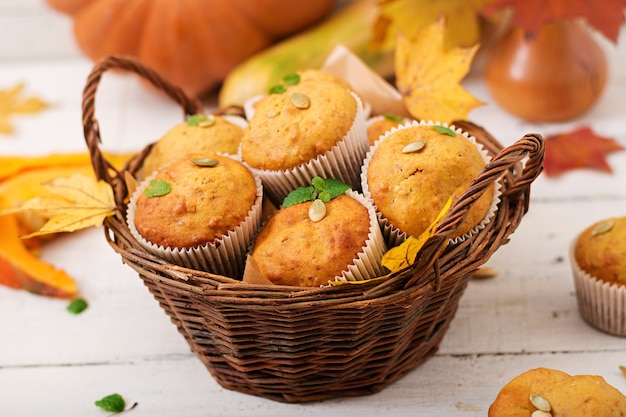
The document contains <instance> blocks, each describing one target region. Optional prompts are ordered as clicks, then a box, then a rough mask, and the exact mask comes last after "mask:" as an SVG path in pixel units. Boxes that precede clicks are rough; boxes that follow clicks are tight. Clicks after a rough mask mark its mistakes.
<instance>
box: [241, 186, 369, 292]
mask: <svg viewBox="0 0 626 417" xmlns="http://www.w3.org/2000/svg"><path fill="white" fill-rule="evenodd" d="M311 204H312V202H311V201H309V202H305V203H300V204H296V205H293V206H290V207H287V208H282V209H280V210H278V211H277V212H276V213H275V214H274V215H273V216H272V217H271V218H270V219H269V220H268V222H267V223H266V224H265V225H264V226H263V228H262V229H261V231H260V232H259V235H258V236H257V239H256V241H255V244H254V248H253V251H252V256H253V257H254V259H255V261H256V262H257V265H258V268H259V271H260V272H261V274H262V275H263V276H264V277H265V278H267V279H269V280H270V281H272V282H273V283H274V284H277V285H291V286H301V287H318V286H320V285H322V284H325V283H327V282H328V281H332V280H334V278H335V277H336V276H339V275H341V272H342V271H343V270H345V269H347V267H348V265H351V264H352V263H353V261H354V259H355V258H356V257H357V255H358V253H359V252H361V250H362V248H363V247H364V246H365V244H366V241H367V238H368V234H369V230H370V216H369V213H368V210H367V208H366V207H365V206H363V205H362V204H361V203H359V202H358V201H357V200H355V199H353V198H352V197H349V196H347V195H340V196H339V197H335V198H334V199H332V200H331V201H330V202H328V203H326V210H327V211H326V216H325V217H324V218H323V219H322V220H320V221H318V222H313V221H311V220H310V219H309V214H308V213H309V207H310V206H311Z"/></svg>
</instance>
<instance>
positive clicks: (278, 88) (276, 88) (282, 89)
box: [269, 84, 287, 94]
mask: <svg viewBox="0 0 626 417" xmlns="http://www.w3.org/2000/svg"><path fill="white" fill-rule="evenodd" d="M285 91H287V89H286V88H285V86H284V85H282V84H276V85H275V86H273V87H271V88H270V89H269V93H270V94H282V93H284V92H285Z"/></svg>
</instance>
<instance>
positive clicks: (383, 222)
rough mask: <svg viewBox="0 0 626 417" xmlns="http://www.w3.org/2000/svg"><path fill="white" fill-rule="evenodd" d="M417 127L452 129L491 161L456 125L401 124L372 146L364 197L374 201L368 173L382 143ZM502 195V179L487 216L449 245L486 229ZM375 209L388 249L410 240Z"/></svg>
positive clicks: (363, 171)
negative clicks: (390, 136) (373, 157)
mask: <svg viewBox="0 0 626 417" xmlns="http://www.w3.org/2000/svg"><path fill="white" fill-rule="evenodd" d="M415 126H442V127H446V128H450V129H451V130H453V131H454V132H455V133H456V134H458V135H461V136H462V137H464V138H465V139H467V140H468V141H470V142H471V143H472V144H474V145H475V146H476V148H477V149H478V152H479V154H480V155H481V157H482V159H483V161H484V162H485V164H487V163H488V162H489V161H490V160H491V157H490V156H489V154H488V153H487V151H486V150H485V149H484V147H483V146H482V144H480V143H478V142H477V141H476V138H474V137H473V136H470V135H469V134H468V133H467V132H464V131H463V130H461V129H460V128H455V127H454V125H450V126H449V125H448V124H447V123H439V122H433V121H423V120H421V121H417V120H413V121H410V122H408V123H404V124H401V125H399V126H398V127H395V128H392V129H391V130H390V131H388V132H387V133H385V134H384V135H382V136H381V137H380V138H379V139H378V140H377V141H376V142H375V143H374V145H373V146H371V148H370V149H369V151H368V152H367V154H366V157H365V160H364V161H363V165H362V167H361V187H362V190H363V195H364V196H365V197H366V198H368V199H370V200H372V195H371V193H370V189H369V185H368V182H367V171H368V169H369V165H370V160H371V158H372V156H373V155H374V153H375V152H376V149H377V148H378V146H379V145H380V143H382V142H383V141H384V140H385V138H387V137H388V136H389V135H391V134H393V133H395V132H396V131H398V130H401V129H405V128H410V127H415ZM416 192H417V193H419V191H416ZM501 193H502V184H501V182H500V179H498V180H497V181H495V182H494V187H493V196H492V199H491V203H490V205H489V208H488V210H487V212H486V214H485V216H484V217H483V218H482V220H481V221H480V222H479V223H477V224H476V226H474V227H473V228H472V229H471V230H469V231H467V232H466V233H464V234H462V235H459V236H454V237H451V238H450V239H449V243H450V244H458V243H461V242H463V241H465V240H466V239H468V238H469V237H471V236H473V235H474V234H476V233H478V232H479V231H480V230H482V229H484V228H485V226H486V225H487V224H489V222H490V221H491V220H492V219H493V218H494V216H495V214H496V212H497V210H498V204H499V203H500V195H501ZM372 202H373V200H372ZM373 204H374V203H373ZM374 208H375V209H376V213H377V216H378V219H379V223H380V227H381V229H382V231H383V237H384V238H385V242H386V243H387V245H388V247H389V248H392V247H395V246H398V245H400V244H401V243H402V242H404V241H405V240H406V239H407V238H408V235H407V233H405V232H403V231H402V230H400V229H399V228H397V227H394V226H393V225H392V224H391V223H390V222H389V221H388V220H387V219H386V218H385V217H384V216H383V214H382V213H381V212H380V211H379V209H378V207H376V205H375V204H374Z"/></svg>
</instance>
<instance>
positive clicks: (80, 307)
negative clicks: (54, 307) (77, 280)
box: [67, 298, 89, 314]
mask: <svg viewBox="0 0 626 417" xmlns="http://www.w3.org/2000/svg"><path fill="white" fill-rule="evenodd" d="M88 306H89V305H88V304H87V301H85V300H84V299H82V298H77V299H75V300H72V302H70V303H69V304H68V305H67V311H69V312H70V313H72V314H80V313H82V312H83V311H85V310H86V309H87V307H88Z"/></svg>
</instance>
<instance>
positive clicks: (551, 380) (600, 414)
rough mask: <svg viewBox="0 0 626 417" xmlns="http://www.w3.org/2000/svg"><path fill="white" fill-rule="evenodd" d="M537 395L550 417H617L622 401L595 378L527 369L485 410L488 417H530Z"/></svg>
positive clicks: (625, 409)
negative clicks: (532, 399)
mask: <svg viewBox="0 0 626 417" xmlns="http://www.w3.org/2000/svg"><path fill="white" fill-rule="evenodd" d="M531 395H534V396H536V395H538V396H540V397H541V398H543V399H545V400H546V401H547V403H548V404H549V406H550V411H549V413H550V414H551V416H552V417H621V416H624V415H626V397H624V395H623V394H622V393H620V392H619V391H618V390H617V389H615V388H614V387H612V386H611V385H609V384H608V383H607V382H606V381H605V380H604V378H602V377H600V376H595V375H574V376H571V375H568V374H566V373H565V372H561V371H558V370H555V369H548V368H537V369H531V370H529V371H527V372H524V373H523V374H521V375H519V376H517V377H515V378H513V379H512V380H511V381H510V382H509V383H507V384H506V385H505V386H504V387H502V389H501V390H500V392H499V393H498V396H497V397H496V399H495V401H494V402H493V403H492V404H491V406H490V407H489V413H488V417H530V416H531V414H532V413H533V412H534V411H535V410H537V409H538V408H537V406H536V405H535V404H540V402H539V401H541V400H539V401H537V399H535V400H534V404H533V402H531V399H530V396H531Z"/></svg>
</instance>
